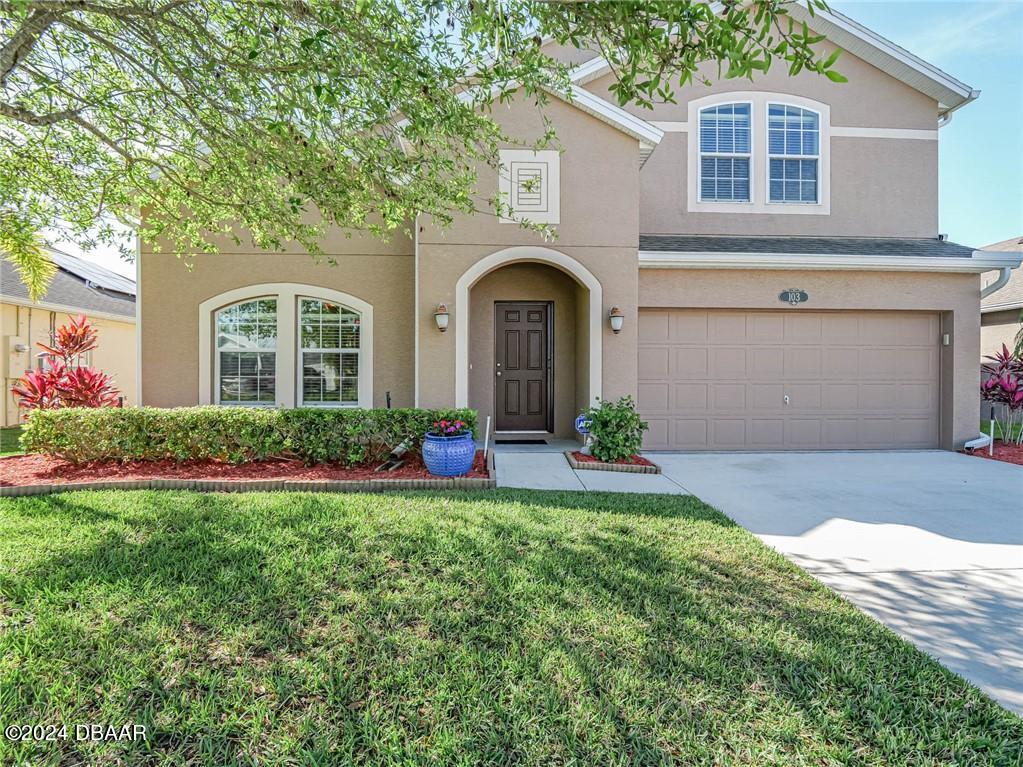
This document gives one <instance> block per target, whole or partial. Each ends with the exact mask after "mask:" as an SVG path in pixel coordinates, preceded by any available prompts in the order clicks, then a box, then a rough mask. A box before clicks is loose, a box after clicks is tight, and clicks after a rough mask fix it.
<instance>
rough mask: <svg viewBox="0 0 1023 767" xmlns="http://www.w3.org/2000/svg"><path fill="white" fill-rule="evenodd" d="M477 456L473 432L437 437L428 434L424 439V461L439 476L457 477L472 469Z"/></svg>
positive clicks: (431, 471) (430, 470)
mask: <svg viewBox="0 0 1023 767" xmlns="http://www.w3.org/2000/svg"><path fill="white" fill-rule="evenodd" d="M475 457H476V443H475V442H474V441H473V439H472V434H471V433H470V434H462V435H459V436H457V437H437V436H434V435H433V434H427V435H426V439H424V440H423V463H425V464H426V468H427V470H429V472H430V473H431V474H435V475H436V476H438V477H457V476H459V475H460V474H466V473H468V472H469V471H470V470H471V469H472V460H473V458H475Z"/></svg>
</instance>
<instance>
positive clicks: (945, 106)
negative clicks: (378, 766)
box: [572, 0, 980, 115]
mask: <svg viewBox="0 0 1023 767" xmlns="http://www.w3.org/2000/svg"><path fill="white" fill-rule="evenodd" d="M789 15H791V16H792V18H793V19H794V20H796V21H799V22H804V21H805V22H806V24H807V26H812V27H813V29H814V31H816V32H818V33H819V34H822V35H825V36H826V37H827V39H828V40H829V41H830V42H832V43H834V44H835V45H837V46H838V47H839V48H842V49H843V50H845V51H848V52H849V53H850V54H852V55H854V56H856V57H857V58H860V59H862V60H864V61H866V62H867V63H868V64H871V65H873V66H875V67H877V68H878V69H880V70H881V71H883V72H885V73H887V74H888V75H890V76H892V77H894V78H895V79H896V80H899V81H900V82H902V83H905V84H906V85H908V86H909V87H911V88H913V89H914V90H917V91H919V92H921V93H924V94H925V95H927V96H929V97H930V98H933V99H934V100H935V101H937V102H938V110H939V112H940V114H942V115H947V114H949V113H951V112H953V111H954V110H956V109H958V108H959V107H961V106H963V105H965V104H968V103H969V102H970V101H973V100H974V99H976V98H977V97H978V96H979V95H980V91H978V90H974V89H973V88H971V87H970V86H968V85H966V84H965V83H963V82H961V81H960V80H957V79H956V78H954V77H952V75H949V74H947V73H946V72H943V71H942V70H940V69H938V68H937V67H936V66H934V65H933V64H929V63H927V62H926V61H924V60H923V59H921V58H919V57H918V56H914V55H913V54H912V53H910V52H909V51H907V50H906V49H904V48H901V47H899V46H898V45H896V44H895V43H893V42H891V41H890V40H888V39H886V38H884V37H882V36H881V35H879V34H877V33H876V32H873V31H871V30H869V29H867V28H866V27H865V26H863V25H862V24H859V23H858V22H856V21H853V20H852V19H850V18H849V17H848V16H845V15H844V14H841V13H839V12H838V11H834V10H832V11H819V10H818V11H815V12H814V15H813V16H811V15H810V12H809V11H808V10H807V9H806V5H805V0H794V2H793V4H792V5H790V6H789ZM610 71H611V67H610V65H609V64H608V62H607V60H606V59H605V58H604V57H603V56H596V57H594V58H592V59H590V60H588V61H586V62H585V63H583V64H580V65H578V66H577V67H575V68H574V69H573V70H572V82H573V83H575V84H576V85H585V84H586V83H589V82H592V81H594V80H597V79H599V78H601V77H603V76H604V75H606V74H608V73H609V72H610Z"/></svg>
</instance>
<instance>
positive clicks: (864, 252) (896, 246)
mask: <svg viewBox="0 0 1023 767" xmlns="http://www.w3.org/2000/svg"><path fill="white" fill-rule="evenodd" d="M639 249H640V250H642V251H648V252H662V253H785V254H788V253H795V254H805V255H814V256H821V255H834V256H891V257H893V258H899V257H911V258H920V257H928V258H969V257H970V256H971V255H972V254H973V248H968V247H966V246H965V245H957V244H956V243H954V242H948V241H947V240H938V239H936V238H935V239H921V240H910V239H896V238H868V237H725V236H708V235H696V234H641V235H640V236H639Z"/></svg>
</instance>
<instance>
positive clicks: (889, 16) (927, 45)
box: [830, 0, 1023, 248]
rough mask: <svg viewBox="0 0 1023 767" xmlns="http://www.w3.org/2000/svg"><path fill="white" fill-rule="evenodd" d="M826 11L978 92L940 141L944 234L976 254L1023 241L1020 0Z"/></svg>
mask: <svg viewBox="0 0 1023 767" xmlns="http://www.w3.org/2000/svg"><path fill="white" fill-rule="evenodd" d="M830 5H831V7H832V8H834V9H835V10H837V11H839V12H841V13H844V14H845V15H846V16H849V17H851V18H853V19H855V20H856V21H858V22H859V23H861V24H863V25H864V26H866V27H868V28H870V29H871V30H873V31H874V32H876V33H878V34H879V35H882V36H884V37H886V38H888V39H889V40H891V41H892V42H893V43H896V44H897V45H900V46H902V47H903V48H905V49H906V50H908V51H909V52H910V53H913V54H915V55H916V56H918V57H920V58H922V59H923V60H924V61H926V62H928V63H930V64H933V65H934V66H936V67H938V68H939V69H942V70H943V71H945V72H947V73H948V74H950V75H952V76H953V77H955V78H956V79H957V80H960V81H961V82H964V83H966V84H967V85H969V86H970V87H972V88H975V89H977V90H979V91H980V92H981V93H980V98H979V99H977V100H976V101H974V102H973V103H972V104H967V105H966V106H964V107H963V108H962V109H959V110H957V111H956V112H955V114H954V116H953V118H952V121H951V122H950V123H948V124H947V125H946V126H945V127H944V128H942V129H941V133H940V134H939V142H938V152H939V164H938V173H939V182H938V183H939V206H940V209H939V214H938V231H940V232H942V233H945V234H947V235H948V236H949V239H951V240H952V241H953V242H958V243H961V244H963V245H969V246H971V247H975V248H980V247H983V246H985V245H991V244H993V243H996V242H1000V241H1002V240H1007V239H1009V238H1010V237H1017V236H1020V235H1023V0H1010V1H1009V2H967V3H963V2H952V1H951V0H945V1H943V0H937V1H936V0H906V1H905V2H887V1H886V0H885V1H875V0H831V3H830ZM836 69H838V70H839V71H841V69H842V66H841V59H839V62H838V64H836Z"/></svg>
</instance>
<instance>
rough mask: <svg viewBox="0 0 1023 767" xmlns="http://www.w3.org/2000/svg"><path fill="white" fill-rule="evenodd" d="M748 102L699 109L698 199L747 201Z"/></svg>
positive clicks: (750, 147) (748, 184)
mask: <svg viewBox="0 0 1023 767" xmlns="http://www.w3.org/2000/svg"><path fill="white" fill-rule="evenodd" d="M750 134H751V125H750V105H749V104H719V105H717V106H713V107H708V108H707V109H701V110H700V199H701V200H707V201H715V202H719V201H727V202H749V201H750V164H751V158H752V152H751V149H752V145H751V140H750Z"/></svg>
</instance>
